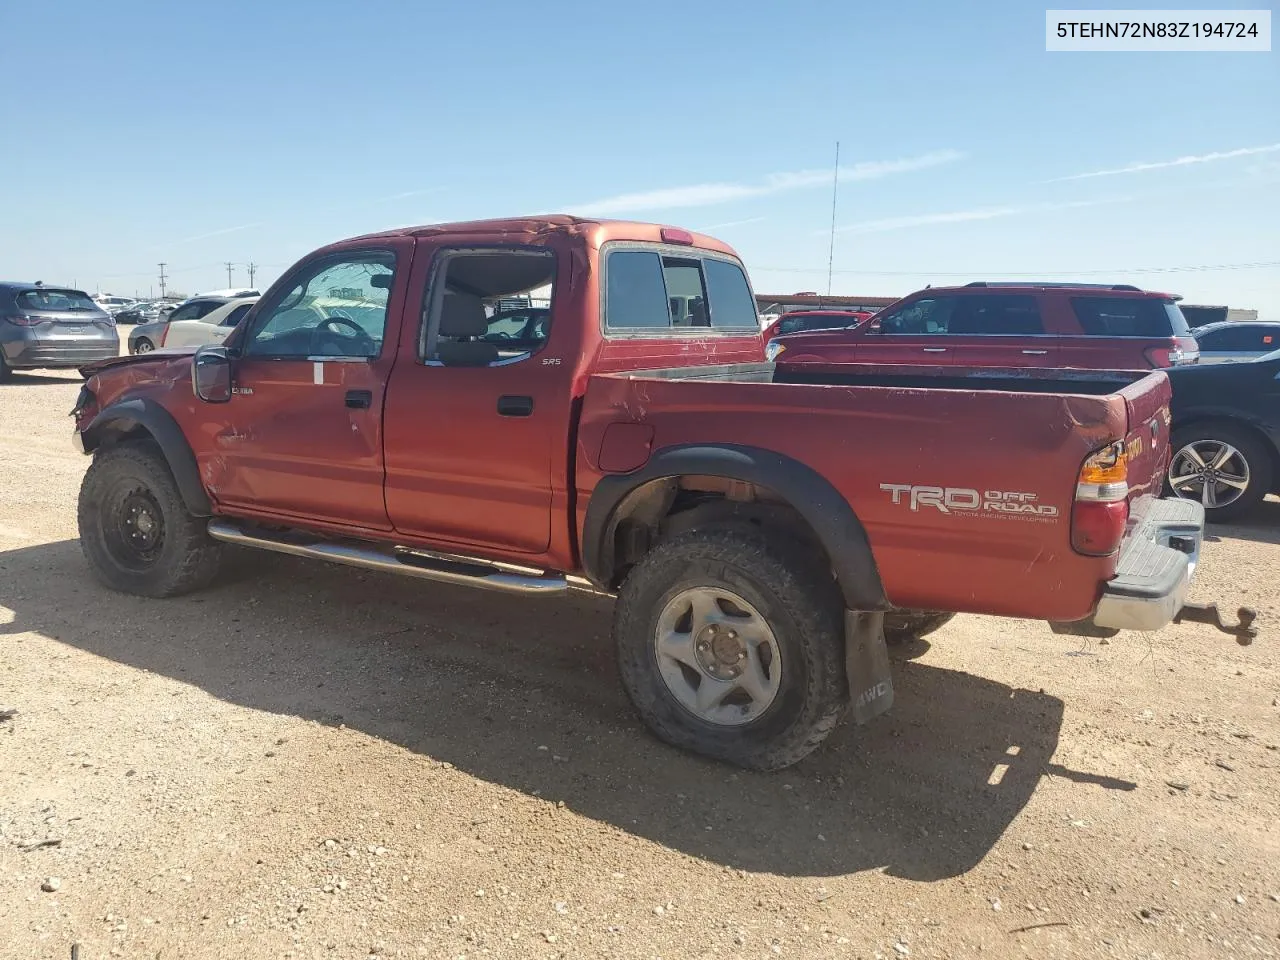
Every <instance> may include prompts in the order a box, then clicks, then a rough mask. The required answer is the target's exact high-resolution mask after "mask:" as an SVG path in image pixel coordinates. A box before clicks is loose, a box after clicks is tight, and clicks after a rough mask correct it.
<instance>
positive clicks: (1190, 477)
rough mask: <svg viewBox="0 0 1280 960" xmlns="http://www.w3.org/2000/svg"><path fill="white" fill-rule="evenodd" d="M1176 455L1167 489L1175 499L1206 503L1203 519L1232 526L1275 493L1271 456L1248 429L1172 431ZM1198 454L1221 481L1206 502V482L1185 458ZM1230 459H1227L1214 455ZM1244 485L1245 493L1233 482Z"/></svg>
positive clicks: (1201, 426)
mask: <svg viewBox="0 0 1280 960" xmlns="http://www.w3.org/2000/svg"><path fill="white" fill-rule="evenodd" d="M1169 442H1170V444H1171V446H1172V447H1173V455H1172V457H1171V458H1170V461H1169V470H1168V473H1167V475H1166V477H1165V487H1166V489H1168V490H1169V492H1171V493H1172V494H1173V495H1174V496H1177V497H1182V498H1184V499H1187V500H1199V501H1200V502H1201V503H1203V504H1204V508H1205V518H1206V519H1207V520H1209V521H1210V522H1212V523H1229V522H1231V521H1233V520H1238V519H1240V518H1242V517H1245V516H1247V515H1248V514H1249V513H1251V512H1253V511H1254V510H1255V509H1256V508H1257V506H1258V504H1259V503H1261V502H1262V499H1263V498H1264V497H1265V496H1266V495H1267V492H1268V491H1269V490H1270V489H1271V478H1272V453H1271V451H1270V450H1268V449H1267V447H1266V446H1265V445H1264V444H1263V442H1262V441H1261V440H1260V439H1259V438H1258V437H1257V436H1256V435H1255V434H1254V433H1253V431H1251V430H1250V429H1248V428H1247V427H1244V426H1241V425H1239V424H1235V423H1232V422H1230V421H1227V420H1221V421H1207V422H1204V423H1196V424H1192V425H1190V426H1187V427H1183V428H1181V429H1177V430H1174V431H1173V435H1172V437H1171V438H1170V441H1169ZM1190 449H1194V450H1195V451H1196V453H1197V455H1199V456H1200V459H1201V460H1202V461H1204V462H1205V463H1206V466H1207V467H1208V468H1210V470H1212V469H1215V464H1217V465H1218V466H1217V467H1216V469H1217V471H1218V476H1219V477H1224V478H1228V479H1230V480H1231V481H1233V483H1232V484H1230V485H1229V484H1228V483H1226V482H1225V481H1223V480H1219V481H1218V482H1215V483H1213V484H1212V486H1211V491H1212V492H1211V494H1210V497H1209V498H1208V499H1207V500H1206V498H1205V496H1204V488H1205V486H1206V483H1205V482H1204V481H1202V480H1200V479H1199V474H1198V472H1197V471H1198V469H1199V467H1198V464H1197V463H1196V461H1195V460H1194V459H1193V458H1192V457H1191V456H1190V455H1189V454H1188V453H1187V451H1188V450H1190ZM1224 452H1225V453H1226V454H1227V459H1226V460H1218V459H1217V457H1216V456H1215V455H1216V454H1221V453H1224ZM1241 480H1243V481H1244V483H1245V487H1244V489H1243V490H1238V489H1236V487H1235V485H1234V482H1236V481H1241Z"/></svg>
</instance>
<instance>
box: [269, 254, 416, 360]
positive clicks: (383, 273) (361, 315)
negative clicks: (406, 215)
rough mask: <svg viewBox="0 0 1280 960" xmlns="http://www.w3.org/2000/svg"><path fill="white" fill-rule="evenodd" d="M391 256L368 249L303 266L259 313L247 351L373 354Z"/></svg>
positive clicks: (383, 321) (382, 325) (378, 343)
mask: <svg viewBox="0 0 1280 960" xmlns="http://www.w3.org/2000/svg"><path fill="white" fill-rule="evenodd" d="M394 275H395V255H394V254H392V253H389V252H382V251H378V252H370V253H362V254H356V255H348V256H346V257H344V258H342V259H337V260H324V261H321V262H319V263H314V264H311V265H309V266H307V267H304V268H303V272H302V273H301V274H300V275H298V276H297V278H296V279H295V281H294V283H293V284H292V286H290V287H289V288H288V289H287V290H285V292H284V293H283V294H281V295H280V296H279V297H278V298H276V300H275V302H273V303H271V304H268V305H267V307H266V308H265V309H264V310H262V312H260V313H259V314H258V318H257V320H256V322H255V324H254V331H253V333H251V334H250V335H249V338H248V342H247V343H246V345H245V353H246V354H249V355H251V356H267V357H281V358H301V357H365V358H372V357H376V356H377V355H378V354H379V353H380V352H381V350H382V338H383V334H384V332H385V330H386V325H387V301H388V299H389V298H390V296H391V286H392V283H393V280H394Z"/></svg>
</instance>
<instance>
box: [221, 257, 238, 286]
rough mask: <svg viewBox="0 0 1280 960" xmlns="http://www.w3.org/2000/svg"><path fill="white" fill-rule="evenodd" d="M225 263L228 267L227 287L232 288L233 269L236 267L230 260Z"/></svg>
mask: <svg viewBox="0 0 1280 960" xmlns="http://www.w3.org/2000/svg"><path fill="white" fill-rule="evenodd" d="M223 263H225V264H226V265H227V286H228V287H230V286H231V268H232V267H234V266H235V264H234V263H232V262H231V261H230V260H224V261H223Z"/></svg>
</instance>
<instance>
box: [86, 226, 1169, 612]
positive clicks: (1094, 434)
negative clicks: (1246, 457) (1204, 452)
mask: <svg viewBox="0 0 1280 960" xmlns="http://www.w3.org/2000/svg"><path fill="white" fill-rule="evenodd" d="M664 230H669V228H662V227H658V226H653V225H647V224H630V223H615V222H609V223H598V222H593V221H582V220H576V219H573V218H569V217H546V218H536V219H524V220H520V219H517V220H497V221H486V222H477V223H468V224H447V225H442V226H433V227H425V228H417V229H406V230H400V231H395V232H392V233H387V234H380V235H374V236H371V237H362V238H356V239H353V240H348V241H344V242H342V243H340V244H335V245H333V246H331V247H328V248H325V249H324V250H322V251H317V252H316V253H315V254H312V255H311V256H310V257H308V258H305V259H304V261H303V264H305V263H307V262H309V261H310V260H312V259H314V258H316V257H319V256H322V255H328V254H332V253H335V252H340V251H358V250H364V249H368V248H377V249H384V250H385V249H387V248H390V249H392V250H394V251H395V252H396V254H397V256H398V265H397V270H396V274H395V281H394V285H393V287H392V289H391V292H390V299H389V307H388V322H387V329H386V334H385V340H384V343H383V347H382V351H381V353H380V355H379V356H378V357H377V358H376V359H374V360H372V361H349V362H331V363H325V364H324V370H323V382H321V383H316V382H314V367H313V364H312V363H311V362H310V361H306V360H296V361H295V360H288V361H282V360H274V361H265V360H246V359H245V358H243V357H240V358H237V359H236V360H235V361H234V362H235V382H236V387H237V390H238V391H239V392H237V394H236V395H235V396H233V398H232V399H231V401H230V402H229V403H225V404H206V403H202V402H200V401H198V400H197V399H196V398H195V397H194V396H193V394H192V391H191V384H190V359H189V356H186V355H179V354H170V355H163V356H161V355H148V356H144V357H132V358H125V359H121V360H117V361H107V362H103V363H101V364H97V365H95V366H94V367H93V368H92V370H91V373H92V376H91V379H90V382H89V389H90V390H92V391H93V392H94V394H95V395H96V398H97V402H98V405H99V407H105V406H107V405H108V404H110V403H112V402H113V401H116V400H121V399H127V398H129V397H134V396H146V397H149V398H151V399H152V400H154V401H156V402H157V403H159V404H161V405H162V406H163V407H165V408H166V409H167V410H169V412H170V413H171V414H172V415H173V416H174V418H175V419H176V420H177V421H178V423H179V425H180V426H181V428H182V430H183V432H184V433H185V435H186V437H187V439H188V441H189V442H190V444H191V446H192V448H193V449H194V451H195V454H196V458H197V461H198V463H199V466H200V471H201V476H202V478H203V480H204V482H205V485H206V488H207V490H208V493H209V494H210V497H211V499H212V500H213V502H214V509H215V512H216V513H217V514H220V515H230V516H236V517H245V518H252V519H258V520H263V521H268V522H272V521H274V522H278V523H287V524H292V525H295V526H299V527H303V528H308V529H314V530H317V531H324V532H339V533H345V534H351V535H356V536H362V537H366V538H369V539H374V540H384V541H390V542H394V543H398V544H402V545H410V546H421V547H426V548H434V549H438V550H443V551H447V552H455V553H465V554H469V555H474V556H480V557H488V558H490V559H495V560H507V561H510V562H513V563H521V564H527V565H530V566H540V567H545V568H547V569H554V570H562V571H567V572H575V571H578V570H579V568H580V550H579V538H580V536H581V533H582V524H583V518H584V516H585V512H586V509H587V505H588V503H589V502H590V498H591V495H592V491H593V489H594V488H595V486H596V484H597V482H598V481H599V480H600V478H601V477H602V476H604V475H606V474H614V473H625V472H629V471H631V470H634V469H636V468H637V467H638V466H640V465H642V464H643V463H644V462H645V461H646V460H647V459H648V458H649V457H650V456H651V455H652V453H653V452H656V451H658V450H661V449H662V448H664V447H668V446H671V445H674V444H686V443H708V444H725V443H730V444H746V445H751V446H755V447H762V448H765V449H768V450H772V451H775V452H777V453H780V454H784V455H786V456H788V457H792V458H794V459H796V460H798V461H800V462H801V463H803V464H806V465H808V466H809V467H810V468H812V469H813V470H815V471H817V472H818V473H819V474H821V475H822V476H824V477H826V478H827V479H828V480H829V481H830V482H831V484H832V485H833V486H834V487H835V488H836V489H837V490H838V491H839V492H840V494H841V496H842V497H843V498H844V499H845V500H846V501H847V502H848V503H849V504H850V505H851V506H852V508H853V510H854V511H855V513H856V514H857V515H858V516H859V518H860V519H861V521H862V523H863V524H864V526H865V527H866V529H867V531H868V534H869V537H870V542H871V545H872V549H873V552H874V555H875V560H876V562H877V564H878V566H879V570H880V574H881V578H882V580H883V583H884V586H885V589H886V591H887V593H888V595H889V598H890V599H891V600H892V601H893V602H894V603H896V604H898V605H901V606H904V607H921V608H926V609H941V610H957V611H971V612H978V613H990V614H1003V615H1009V616H1026V617H1032V618H1037V619H1061V620H1069V619H1076V618H1079V617H1082V616H1085V615H1086V614H1088V613H1089V612H1090V611H1091V609H1092V607H1093V605H1094V603H1095V602H1096V599H1097V596H1098V594H1099V591H1100V589H1101V585H1102V583H1103V582H1104V581H1105V580H1107V579H1108V578H1109V577H1111V576H1112V575H1113V573H1114V570H1115V563H1116V559H1115V557H1114V556H1104V557H1087V556H1082V555H1080V554H1079V553H1077V552H1076V551H1075V550H1073V549H1072V535H1071V529H1072V522H1071V521H1072V505H1073V497H1074V492H1075V482H1076V477H1077V474H1078V472H1079V470H1080V466H1081V464H1082V463H1083V462H1084V460H1085V458H1086V457H1088V456H1089V454H1090V453H1092V452H1093V451H1095V450H1097V449H1099V448H1101V447H1103V446H1105V445H1106V444H1108V443H1110V442H1113V441H1115V440H1118V439H1130V438H1133V437H1135V436H1139V435H1141V433H1142V431H1143V430H1146V429H1147V427H1146V424H1145V420H1146V419H1149V418H1151V417H1153V416H1156V415H1158V414H1159V413H1160V412H1161V411H1162V409H1163V408H1164V407H1166V406H1167V403H1168V399H1169V387H1168V381H1167V378H1165V377H1163V376H1159V377H1147V378H1144V379H1142V380H1140V381H1137V382H1135V383H1134V384H1132V385H1131V386H1129V387H1127V388H1125V389H1124V390H1122V391H1120V392H1118V393H1115V394H1110V395H1105V396H1077V395H1064V394H1052V393H1027V394H1010V393H996V392H983V391H971V390H955V389H938V388H911V389H902V388H886V387H871V386H826V385H800V384H785V383H772V382H751V381H748V380H737V381H734V380H721V381H716V380H711V379H707V380H689V379H666V378H662V377H657V376H651V377H646V376H644V375H643V371H645V370H650V369H655V368H664V367H681V366H695V365H707V364H735V363H759V362H760V361H761V360H763V357H764V348H763V341H762V338H761V336H760V335H759V333H757V332H755V331H751V332H749V333H748V332H725V331H721V330H716V329H713V328H685V329H680V330H670V331H668V330H666V329H665V328H663V329H657V330H652V331H646V333H645V335H643V336H606V335H605V333H604V331H603V330H602V327H601V316H600V304H601V289H600V279H599V278H600V262H601V247H602V246H603V245H605V244H607V243H609V242H610V241H615V240H616V241H627V242H628V243H631V244H635V243H641V244H644V243H650V244H657V243H660V242H662V240H663V232H664ZM690 242H691V246H692V247H693V248H694V251H693V252H694V253H696V251H697V250H703V251H712V252H717V253H720V254H723V255H727V256H731V257H732V256H734V254H733V251H732V250H731V249H730V248H729V247H727V246H725V245H724V244H722V243H720V242H718V241H716V240H713V239H712V238H710V237H705V236H702V235H698V234H690ZM486 244H487V245H490V246H493V245H504V246H512V245H515V246H529V247H539V248H544V249H546V250H550V251H552V252H553V253H554V254H555V256H556V264H557V268H556V271H557V272H556V288H555V294H554V298H553V300H552V305H551V325H550V328H549V334H548V339H547V340H546V343H545V344H544V345H543V346H542V347H541V349H540V350H538V352H537V353H535V354H534V355H533V356H531V357H529V358H527V359H524V360H522V361H520V362H517V363H512V364H510V365H506V366H491V367H440V366H433V365H427V364H424V363H423V362H422V361H421V360H420V359H419V353H418V341H419V324H420V320H421V316H422V304H423V298H424V294H425V292H426V290H427V288H428V284H429V282H430V278H431V275H432V270H433V268H434V266H435V264H436V260H437V255H438V253H439V252H440V251H441V249H444V248H458V247H464V248H465V247H469V246H484V245H486ZM681 249H682V250H683V251H684V252H683V254H682V256H685V257H688V256H690V255H691V251H690V249H689V247H687V246H682V247H681ZM291 273H292V271H290V273H286V274H285V275H284V277H283V278H282V279H281V280H280V281H279V282H278V284H277V287H276V288H273V290H272V291H268V293H267V295H266V296H265V297H264V298H263V300H262V301H261V302H262V303H269V302H270V301H271V300H272V297H273V295H274V294H275V292H276V291H277V290H282V289H285V288H284V287H281V285H282V284H289V283H290V274H291ZM255 309H257V308H255ZM252 319H253V314H252V313H251V314H250V315H249V317H248V318H247V320H246V322H244V323H241V325H240V326H239V328H238V329H237V332H236V334H233V336H232V338H231V340H230V341H229V343H228V346H229V347H230V348H231V349H232V350H233V351H234V350H235V349H236V348H237V346H238V344H237V343H236V342H235V338H236V337H237V336H243V335H244V332H245V331H246V330H248V329H250V328H251V325H252ZM800 336H801V337H823V336H826V335H825V334H809V335H800ZM833 369H836V368H833ZM924 372H927V371H924ZM246 389H248V390H252V393H251V394H246V393H244V392H243V391H244V390H246ZM351 390H367V391H370V393H371V394H372V403H371V404H370V405H369V406H368V408H367V409H350V408H349V407H348V406H346V405H344V402H343V399H344V396H345V395H346V394H347V392H348V391H351ZM512 395H514V396H521V397H527V398H529V399H530V400H531V401H532V410H531V411H530V412H529V413H528V415H526V416H518V417H511V416H500V415H499V414H498V411H497V402H498V398H499V397H501V396H512ZM86 424H87V420H86V419H84V418H82V419H81V420H80V426H81V427H82V428H83V427H84V426H85V425H86ZM1165 440H1166V444H1165V447H1166V448H1167V438H1165ZM1163 458H1167V449H1164V448H1158V447H1157V448H1154V449H1150V450H1148V451H1147V452H1146V453H1145V454H1143V456H1142V457H1140V458H1138V460H1137V461H1136V462H1135V463H1133V464H1131V470H1130V484H1131V487H1132V488H1133V495H1132V497H1131V499H1130V513H1131V514H1132V515H1133V519H1131V523H1132V522H1135V520H1136V518H1137V517H1139V516H1140V515H1141V513H1142V510H1143V509H1144V504H1145V503H1146V502H1149V499H1150V497H1151V496H1152V495H1153V494H1155V493H1158V489H1157V487H1158V483H1159V475H1160V471H1161V469H1162V464H1163V462H1164V459H1163ZM882 484H936V485H937V486H939V487H955V488H968V489H973V490H978V491H988V490H992V491H1002V492H1015V493H1025V494H1033V495H1034V500H1035V503H1036V504H1038V505H1040V506H1052V507H1054V508H1056V510H1057V516H1056V517H1054V518H1051V519H1050V520H1045V521H1044V522H1040V521H1036V520H1029V519H1026V518H1025V517H1022V516H1014V515H1005V514H998V513H995V512H989V513H985V514H984V513H982V512H978V513H969V514H954V513H953V514H943V513H942V512H940V511H938V510H937V509H934V508H929V507H923V508H921V509H918V510H914V511H913V510H911V509H910V508H909V506H907V505H905V504H901V503H900V504H894V503H893V500H892V497H891V495H890V493H888V492H886V491H885V490H884V489H882V487H881V485H882Z"/></svg>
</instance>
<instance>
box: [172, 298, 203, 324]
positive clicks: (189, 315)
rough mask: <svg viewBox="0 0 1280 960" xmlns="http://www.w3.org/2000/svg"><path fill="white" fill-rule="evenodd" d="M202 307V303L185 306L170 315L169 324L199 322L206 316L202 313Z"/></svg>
mask: <svg viewBox="0 0 1280 960" xmlns="http://www.w3.org/2000/svg"><path fill="white" fill-rule="evenodd" d="M202 306H204V304H203V303H201V302H197V303H188V304H185V305H183V306H181V307H179V308H178V309H177V310H174V311H173V312H172V313H170V314H169V322H170V323H174V322H176V321H178V320H198V319H199V318H200V317H202V316H204V314H202V313H201V312H200V308H201V307H202Z"/></svg>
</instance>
